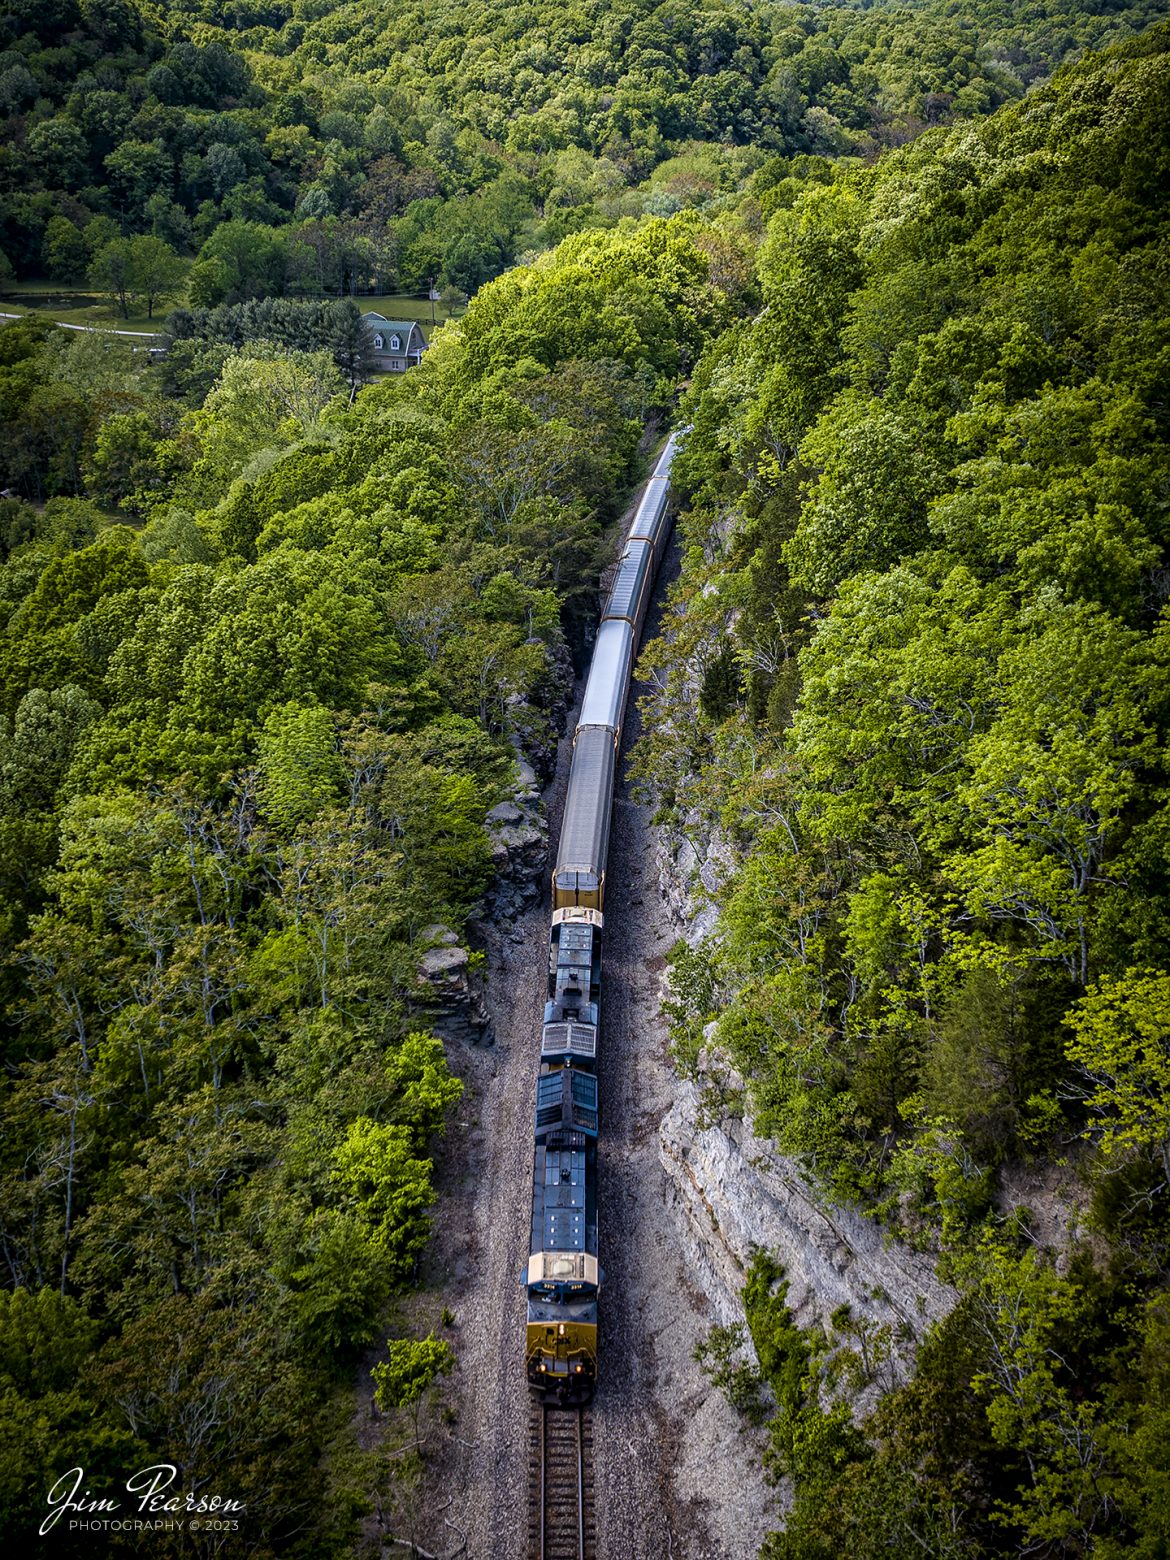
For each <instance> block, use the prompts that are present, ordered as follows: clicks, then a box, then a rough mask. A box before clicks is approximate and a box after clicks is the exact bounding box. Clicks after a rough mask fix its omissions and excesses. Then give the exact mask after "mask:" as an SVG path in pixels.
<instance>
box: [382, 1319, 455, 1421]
mask: <svg viewBox="0 0 1170 1560" xmlns="http://www.w3.org/2000/svg"><path fill="white" fill-rule="evenodd" d="M386 1352H387V1358H386V1359H385V1360H379V1361H378V1363H377V1364H376V1365H375V1366H374V1369H373V1377H374V1396H375V1398H376V1400H377V1403H378V1407H379V1408H381V1409H382V1410H383V1411H385V1410H387V1409H391V1408H409V1409H410V1412H411V1419H412V1422H413V1424H414V1444H415V1446H416V1447H417V1446H420V1445H421V1444H422V1438H421V1433H420V1425H419V1416H420V1413H421V1410H422V1405H423V1400H424V1398H425V1396H426V1394H427V1393H429V1392H430V1391H431V1390H432V1388H433V1387H434V1386H435V1384H436V1383H437V1381H438V1379H439V1377H440V1376H448V1375H450V1373H451V1371H452V1369H453V1368H454V1365H455V1355H454V1351H453V1350H452V1348H451V1345H450V1344H449V1343H448V1342H447V1341H446V1339H444V1338H436V1337H435V1335H434V1333H428V1334H427V1336H426V1337H425V1338H391V1339H389V1340H388V1342H387V1344H386Z"/></svg>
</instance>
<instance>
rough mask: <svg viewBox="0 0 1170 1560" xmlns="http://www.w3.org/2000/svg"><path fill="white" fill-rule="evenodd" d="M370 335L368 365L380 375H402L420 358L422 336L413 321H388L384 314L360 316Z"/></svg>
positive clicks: (419, 328)
mask: <svg viewBox="0 0 1170 1560" xmlns="http://www.w3.org/2000/svg"><path fill="white" fill-rule="evenodd" d="M363 318H364V320H365V322H366V330H367V331H368V332H369V336H370V348H371V354H370V355H371V360H372V366H373V367H374V368H375V369H377V370H378V372H379V373H382V374H402V373H405V372H406V370H407V369H408V368H413V367H414V365H415V364H416V363H417V362H419V360H420V359H421V358H422V355H423V353H424V352H425V351H426V350H427V341H426V337H425V336H424V335H423V333H422V327H421V326H420V325H419V323H418V321H417V320H388V319H387V318H386V316H385V315H384V314H366V315H363Z"/></svg>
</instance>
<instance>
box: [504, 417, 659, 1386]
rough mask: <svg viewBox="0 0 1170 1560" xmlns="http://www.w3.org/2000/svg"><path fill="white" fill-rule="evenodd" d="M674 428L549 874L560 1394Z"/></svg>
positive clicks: (546, 1269)
mask: <svg viewBox="0 0 1170 1560" xmlns="http://www.w3.org/2000/svg"><path fill="white" fill-rule="evenodd" d="M684 431H685V430H684ZM680 437H681V434H680V433H674V434H672V435H671V436H670V438H669V440H668V441H667V443H666V447H665V448H664V450H663V452H662V454H661V456H660V457H659V460H658V463H657V464H656V466H655V467H654V473H653V475H652V476H651V478H650V480H649V482H648V483H647V484H646V489H645V492H644V493H643V495H642V499H641V502H640V503H639V505H638V509H637V512H636V514H635V516H634V521H633V524H632V525H631V527H630V531H629V534H628V536H627V537H626V542H625V547H624V550H623V552H622V556H621V562H620V563H619V565H618V571H617V576H616V578H615V580H614V583H613V588H612V589H611V590H610V593H609V598H608V600H607V601H606V604H605V611H604V612H603V613H602V615H601V624H600V627H599V629H598V633H597V643H596V645H595V647H594V651H593V660H592V662H591V664H590V667H589V676H588V679H587V680H586V683H585V695H584V698H583V699H582V701H581V714H580V717H579V719H578V722H577V730H576V734H575V736H574V738H573V757H572V763H571V765H570V768H569V787H568V791H567V793H566V796H565V813H564V821H563V823H562V825H561V838H560V846H559V848H558V850H557V857H556V865H555V867H554V868H553V874H552V928H551V931H550V933H549V944H548V999H547V1001H546V1003H545V1008H544V1023H543V1026H542V1029H541V1039H540V1066H539V1072H538V1074H537V1080H536V1132H535V1152H534V1155H533V1167H532V1228H531V1237H530V1240H529V1246H528V1272H527V1274H526V1277H525V1283H526V1286H527V1290H528V1326H527V1336H526V1347H525V1364H526V1371H527V1376H528V1381H529V1384H530V1385H531V1386H532V1387H534V1388H535V1389H536V1390H537V1391H538V1392H540V1393H541V1394H542V1395H543V1396H545V1397H546V1398H551V1399H555V1400H559V1401H560V1402H562V1403H582V1402H585V1401H587V1400H588V1398H589V1397H590V1396H591V1395H592V1392H593V1388H594V1384H595V1383H596V1381H597V1296H598V1291H599V1289H600V1287H601V1279H602V1273H601V1269H600V1267H599V1266H598V1261H597V1133H598V1110H597V1087H598V1058H597V1035H598V1026H599V1021H600V1016H601V941H602V933H603V931H604V928H605V916H604V912H605V867H606V856H607V854H608V849H609V824H610V815H611V813H612V810H613V788H614V779H615V775H616V770H617V760H618V751H619V749H620V747H621V740H622V720H623V718H624V714H625V707H626V695H627V694H628V692H629V686H630V674H631V671H632V670H633V665H634V658H635V656H636V654H637V649H638V638H639V635H640V633H641V630H642V623H643V620H644V618H645V616H646V608H647V606H648V605H649V602H650V595H651V592H652V590H653V587H654V576H655V574H656V572H657V569H658V565H659V563H660V562H661V560H662V554H663V551H664V550H665V547H666V540H667V536H668V533H669V530H670V519H669V516H668V512H667V501H668V495H669V488H670V467H671V462H672V461H673V460H674V455H675V450H676V448H677V445H678V440H679V438H680Z"/></svg>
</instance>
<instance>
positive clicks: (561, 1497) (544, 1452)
mask: <svg viewBox="0 0 1170 1560" xmlns="http://www.w3.org/2000/svg"><path fill="white" fill-rule="evenodd" d="M528 1548H529V1554H530V1556H531V1560H596V1555H597V1522H596V1518H595V1515H594V1510H593V1416H592V1414H591V1413H590V1411H589V1410H588V1409H587V1408H556V1407H549V1406H546V1405H545V1404H543V1403H533V1404H532V1417H531V1420H530V1422H529V1432H528Z"/></svg>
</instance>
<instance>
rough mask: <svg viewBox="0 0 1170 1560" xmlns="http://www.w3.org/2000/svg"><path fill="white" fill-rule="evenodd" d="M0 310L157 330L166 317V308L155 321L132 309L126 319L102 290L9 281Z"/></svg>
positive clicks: (61, 321)
mask: <svg viewBox="0 0 1170 1560" xmlns="http://www.w3.org/2000/svg"><path fill="white" fill-rule="evenodd" d="M0 312H2V313H5V314H47V315H49V317H50V318H51V319H53V320H56V321H57V323H58V324H60V325H90V326H92V327H93V328H94V329H95V330H141V331H147V332H149V331H156V330H158V329H159V327H160V326H161V324H162V322H163V320H164V319H165V318H166V310H158V309H156V310H155V315H154V318H153V319H152V320H148V319H147V317H146V312H145V310H143V311H142V312H141V313H140V312H139V311H138V310H136V309H133V308H132V309H131V310H130V315H129V318H128V319H123V318H122V315H121V312H120V311H119V310H118V309H117V308H113V307H111V305H110V303H109V300H108V299H106V298H103V297H102V295H101V294H100V293H95V292H91V291H89V290H88V289H87V288H82V287H52V286H48V285H46V284H45V283H44V282H10V283H9V285H8V286H7V287H6V288H5V289H4V291H3V292H2V293H0Z"/></svg>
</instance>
